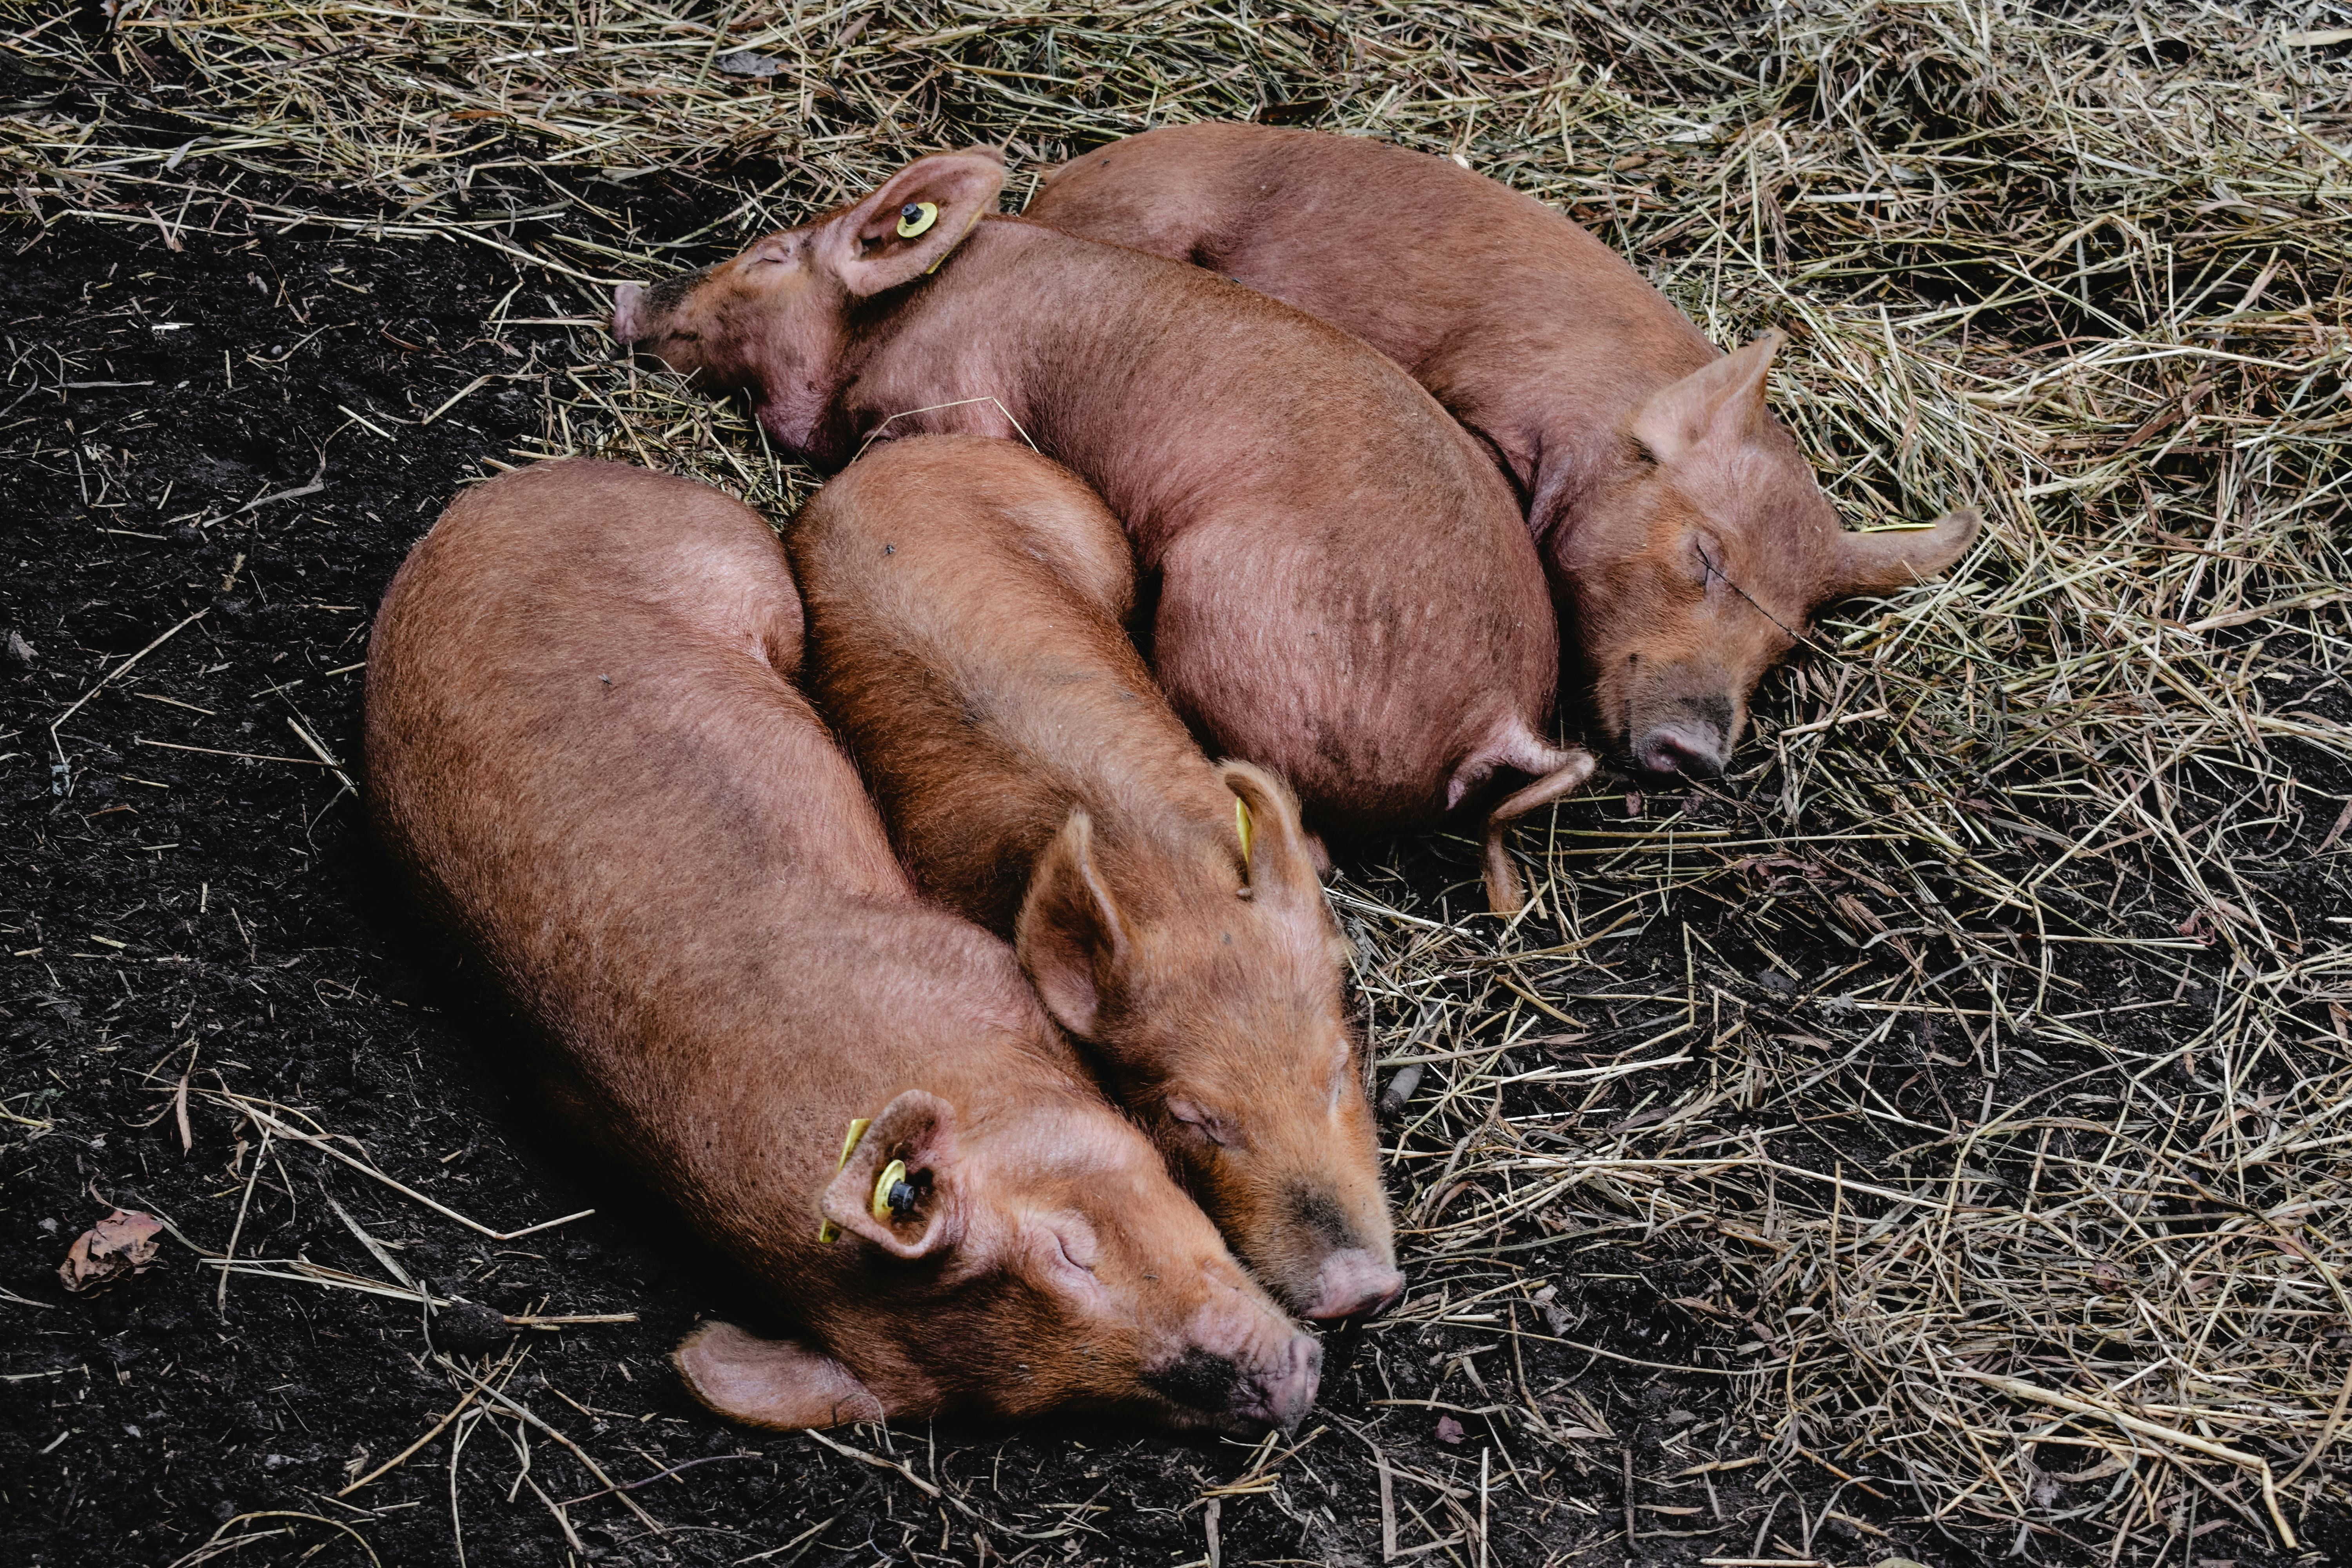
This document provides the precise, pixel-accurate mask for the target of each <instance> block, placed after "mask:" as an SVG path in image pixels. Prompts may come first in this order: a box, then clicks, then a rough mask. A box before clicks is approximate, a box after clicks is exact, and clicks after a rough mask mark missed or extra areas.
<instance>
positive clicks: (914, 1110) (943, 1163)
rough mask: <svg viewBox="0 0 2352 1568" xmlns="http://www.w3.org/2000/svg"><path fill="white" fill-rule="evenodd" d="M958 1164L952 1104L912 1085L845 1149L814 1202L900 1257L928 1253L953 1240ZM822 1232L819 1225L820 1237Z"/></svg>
mask: <svg viewBox="0 0 2352 1568" xmlns="http://www.w3.org/2000/svg"><path fill="white" fill-rule="evenodd" d="M954 1165H955V1108H954V1107H953V1106H951V1105H950V1104H949V1103H948V1102H947V1101H946V1100H941V1099H940V1097H939V1096H938V1095H936V1094H926V1093H924V1092H923V1091H922V1090H921V1089H908V1090H907V1091H906V1092H905V1093H903V1094H901V1095H899V1096H898V1098H897V1099H896V1100H892V1101H891V1102H890V1103H889V1104H887V1105H886V1106H884V1107H883V1108H882V1114H881V1115H879V1116H877V1117H876V1118H874V1120H873V1121H871V1122H869V1123H868V1124H867V1126H866V1131H865V1132H864V1134H863V1135H861V1136H859V1137H858V1138H857V1139H856V1142H855V1143H854V1144H853V1145H852V1147H851V1148H850V1149H849V1151H848V1152H847V1153H846V1154H845V1155H844V1156H843V1158H842V1162H841V1171H840V1173H838V1174H837V1175H835V1177H834V1178H833V1180H832V1181H831V1182H829V1183H828V1184H826V1185H825V1189H824V1196H823V1197H821V1198H820V1199H818V1201H817V1207H818V1209H819V1211H820V1212H821V1213H822V1214H823V1215H824V1218H825V1220H826V1221H828V1222H830V1226H838V1227H839V1228H840V1229H842V1230H845V1231H851V1232H854V1233H855V1234H856V1235H858V1236H861V1237H865V1238H866V1240H867V1241H870V1242H872V1243H873V1244H874V1245H875V1246H877V1247H880V1248H882V1250H883V1251H885V1252H887V1253H890V1254H892V1255H893V1256H895V1257H898V1258H928V1257H929V1256H930V1255H931V1254H932V1253H934V1252H940V1251H944V1250H945V1249H946V1248H948V1247H952V1246H954V1245H955V1242H956V1235H957V1230H958V1228H959V1227H958V1226H957V1224H956V1219H955V1215H954V1213H953V1210H954V1206H955V1205H954V1204H953V1203H952V1201H951V1194H950V1191H949V1188H950V1186H951V1185H952V1184H953V1180H954V1178H953V1167H954ZM824 1236H825V1232H824V1230H820V1232H819V1239H824Z"/></svg>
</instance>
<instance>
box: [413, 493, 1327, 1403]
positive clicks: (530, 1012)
mask: <svg viewBox="0 0 2352 1568" xmlns="http://www.w3.org/2000/svg"><path fill="white" fill-rule="evenodd" d="M801 631H802V622H801V609H800V603H799V599H798V597H797V595H796V594H795V593H794V590H793V579H792V574H791V570H790V567H789V565H788V563H787V562H786V561H785V558H784V554H783V549H782V545H780V544H779V543H778V542H776V539H775V537H774V535H773V534H772V533H771V532H770V531H769V530H768V529H767V527H766V526H765V525H764V524H763V523H762V522H761V520H760V519H759V518H758V517H757V516H756V515H755V514H753V513H752V512H751V510H748V509H746V508H745V507H743V506H741V505H740V504H738V503H737V502H735V501H733V500H730V499H729V498H727V497H726V496H724V495H721V494H719V492H717V491H715V490H711V489H705V488H703V487H701V486H698V485H695V484H692V483H689V482H688V481H686V480H683V479H673V478H667V477H665V476H661V475H656V474H651V473H647V472H645V471H644V470H642V469H636V468H625V467H622V466H619V465H615V464H607V463H593V462H562V463H551V464H547V465H544V466H542V467H539V468H528V469H524V470H521V471H520V472H517V473H514V474H511V475H508V476H506V477H503V478H500V479H494V480H492V481H491V482H490V483H488V484H487V485H485V486H483V487H482V488H480V489H476V490H473V491H470V492H468V493H467V494H466V495H465V496H463V497H461V498H460V499H459V500H457V503H456V504H455V505H453V506H452V507H451V508H450V509H449V510H448V512H447V513H446V515H445V516H444V517H443V518H442V519H441V521H439V522H438V523H437V524H436V526H435V527H434V529H433V531H432V532H431V533H430V534H428V535H427V536H426V537H425V540H424V542H422V543H420V544H419V545H418V546H417V547H416V550H415V552H414V553H413V554H411V555H410V556H409V558H408V561H407V563H406V564H405V565H404V566H403V567H402V568H401V569H400V574H399V575H398V576H397V577H396V578H394V581H393V584H392V587H391V590H390V591H389V592H388V593H387V594H386V595H385V597H384V602H383V609H382V610H381V611H380V612H379V614H378V616H377V618H376V624H375V636H374V641H373V646H372V647H370V649H369V659H368V684H367V767H368V794H369V802H370V806H371V809H372V811H373V816H374V819H375V823H376V826H377V827H378V829H379V831H380V833H381V834H382V836H383V839H384V841H385V843H386V845H387V846H388V847H389V848H390V849H391V851H392V853H393V856H394V858H395V860H397V861H398V862H399V863H401V864H402V866H403V867H404V868H405V869H406V870H407V871H408V872H409V873H410V874H411V876H412V877H413V879H415V882H416V884H417V885H418V888H419V889H420V891H421V892H422V894H423V895H424V899H425V902H426V903H427V905H428V906H429V907H431V908H432V909H433V910H436V912H437V913H438V914H439V915H440V916H441V917H442V918H443V919H444V920H445V921H446V922H447V923H448V924H449V925H450V926H451V927H453V928H454V930H455V931H456V932H457V934H458V935H459V936H460V937H461V938H462V939H463V940H464V941H465V942H467V944H468V945H469V946H470V947H471V948H472V949H473V950H474V951H475V952H478V954H479V955H480V956H481V957H482V958H483V959H485V960H487V963H488V971H489V973H490V974H491V976H492V977H493V978H494V979H495V980H496V981H497V982H498V983H499V985H500V986H501V988H502V989H503V990H504V991H505V992H506V994H507V995H508V996H509V998H510V999H511V1001H512V1003H513V1004H514V1006H515V1010H516V1011H517V1013H518V1014H520V1017H521V1020H522V1022H523V1024H524V1025H525V1026H526V1030H527V1037H528V1038H530V1040H532V1041H533V1042H534V1044H535V1045H536V1047H537V1053H536V1058H537V1066H538V1068H539V1069H540V1072H541V1076H542V1077H543V1079H544V1080H545V1082H546V1084H547V1086H548V1089H549V1090H550V1093H551V1099H552V1100H553V1102H554V1105H555V1107H556V1109H557V1110H558V1112H559V1114H560V1115H561V1116H562V1119H563V1120H564V1121H567V1122H568V1123H569V1124H570V1125H571V1127H572V1129H573V1131H576V1132H578V1133H579V1134H581V1135H583V1137H585V1138H586V1139H587V1140H589V1141H590V1142H592V1143H593V1145H595V1146H597V1147H599V1148H601V1149H602V1150H604V1152H607V1153H608V1154H610V1155H611V1156H612V1157H613V1158H614V1160H615V1161H616V1162H617V1163H621V1164H623V1165H624V1166H625V1167H626V1168H628V1169H630V1170H631V1171H633V1173H635V1175H636V1176H637V1177H638V1178H639V1179H641V1180H643V1181H644V1182H645V1183H646V1184H647V1185H649V1186H650V1187H652V1188H654V1189H655V1190H656V1192H658V1193H659V1194H661V1195H662V1196H663V1197H665V1198H666V1199H667V1200H668V1202H669V1203H670V1204H672V1205H675V1206H676V1208H677V1210H678V1212H679V1213H680V1214H681V1215H683V1216H684V1218H685V1219H686V1221H687V1222H688V1225H689V1226H690V1227H691V1229H692V1230H693V1231H694V1232H695V1233H697V1234H698V1236H699V1237H701V1239H703V1240H704V1241H705V1242H707V1243H709V1245H711V1246H712V1247H716V1248H717V1249H719V1251H720V1252H722V1253H724V1254H726V1255H728V1256H729V1257H730V1258H732V1259H733V1260H734V1261H735V1262H737V1263H738V1264H740V1266H741V1267H742V1268H743V1269H744V1270H745V1271H746V1273H747V1274H748V1276H749V1277H750V1279H751V1280H752V1281H753V1282H754V1283H755V1284H756V1285H758V1286H759V1287H760V1288H761V1289H762V1290H763V1291H764V1293H765V1296H766V1298H767V1300H768V1301H769V1303H770V1304H771V1305H772V1308H773V1309H774V1310H776V1312H777V1313H778V1315H779V1316H780V1317H781V1318H783V1319H785V1320H788V1321H790V1322H791V1323H792V1324H793V1325H794V1337H793V1338H789V1339H761V1338H756V1337H754V1336H753V1335H751V1334H750V1333H747V1332H745V1331H742V1330H740V1329H738V1328H734V1327H732V1326H730V1325H727V1324H722V1323H714V1324H710V1325H707V1326H705V1327H704V1328H702V1329H701V1330H699V1331H697V1332H696V1333H695V1334H694V1335H692V1336H691V1337H689V1338H688V1340H687V1341H686V1342H685V1343H684V1344H683V1345H682V1346H681V1347H680V1348H679V1351H678V1353H677V1364H678V1368H679V1370H680V1371H681V1372H682V1373H684V1375H685V1377H686V1379H687V1382H688V1384H690V1385H691V1386H692V1388H693V1390H694V1392H695V1393H696V1394H698V1395H699V1396H700V1397H701V1398H702V1399H703V1400H704V1401H705V1402H707V1403H708V1404H709V1405H711V1406H712V1407H713V1408H714V1409H717V1410H719V1411H720V1412H722V1413H723V1414H725V1415H730V1416H733V1417H736V1418H737V1419H740V1420H743V1421H750V1422H755V1423H759V1424H761V1425H765V1426H788V1427H790V1426H831V1425H833V1424H835V1423H836V1422H842V1421H853V1420H855V1421H871V1420H878V1419H882V1418H884V1417H895V1416H908V1417H929V1416H933V1415H940V1416H946V1415H967V1416H977V1417H982V1418H1012V1417H1021V1416H1026V1415H1034V1414H1037V1413H1040V1412H1044V1411H1047V1410H1054V1409H1062V1408H1071V1407H1078V1408H1092V1409H1096V1410H1102V1411H1108V1412H1113V1413H1120V1414H1129V1415H1147V1416H1151V1417H1155V1418H1158V1419H1160V1420H1163V1421H1166V1422H1169V1423H1171V1424H1174V1425H1178V1426H1211V1427H1215V1428H1220V1429H1230V1428H1234V1427H1243V1428H1247V1427H1255V1426H1265V1425H1274V1426H1286V1427H1287V1426H1292V1425H1293V1424H1295V1423H1296V1422H1297V1419H1298V1417H1299V1416H1300V1415H1302V1414H1303V1413H1304V1412H1305V1410H1306V1408H1307V1405H1308V1403H1309V1402H1310V1401H1311V1399H1312V1398H1313V1396H1314V1391H1315V1384H1316V1375H1317V1370H1318V1365H1319V1352H1318V1347H1317V1345H1316V1343H1315V1342H1314V1340H1313V1338H1312V1337H1311V1336H1309V1335H1307V1334H1306V1333H1304V1332H1303V1331H1300V1330H1298V1329H1297V1327H1296V1326H1295V1325H1294V1324H1292V1323H1291V1322H1290V1321H1289V1320H1288V1319H1287V1318H1286V1317H1285V1316H1284V1315H1283V1313H1282V1312H1281V1310H1279V1309H1278V1308H1276V1306H1275V1305H1274V1303H1273V1302H1272V1301H1271V1300H1268V1299H1267V1298H1266V1297H1265V1294H1264V1292H1263V1291H1262V1290H1261V1289H1259V1288H1258V1286H1257V1285H1256V1284H1255V1282H1254V1281H1252V1280H1251V1279H1249V1278H1248V1277H1247V1275H1245V1274H1244V1272H1243V1271H1242V1269H1241V1267H1240V1266H1239V1265H1238V1264H1237V1263H1235V1262H1234V1258H1233V1256H1232V1254H1231V1253H1229V1252H1228V1251H1227V1250H1226V1249H1225V1247H1224V1245H1223V1242H1222V1241H1221V1240H1220V1239H1219V1238H1218V1236H1217V1233H1216V1230H1215V1227H1214V1226H1212V1225H1211V1224H1210V1223H1209V1221H1208V1219H1207V1217H1206V1216H1205V1215H1202V1213H1201V1212H1200V1210H1199V1209H1198V1208H1197V1207H1196V1206H1195V1205H1193V1204H1192V1201H1191V1200H1190V1199H1189V1198H1187V1197H1186V1196H1185V1195H1184V1194H1183V1192H1182V1191H1181V1189H1180V1188H1179V1187H1178V1186H1177V1185H1176V1184H1175V1182H1174V1181H1173V1180H1171V1177H1170V1176H1169V1173H1168V1171H1167V1167H1166V1165H1165V1164H1164V1163H1162V1161H1161V1159H1160V1155H1159V1153H1158V1152H1157V1151H1156V1150H1155V1149H1153V1147H1152V1146H1151V1144H1150V1142H1149V1141H1147V1140H1146V1139H1145V1138H1144V1137H1143V1135H1142V1134H1141V1133H1140V1132H1139V1131H1136V1130H1135V1128H1134V1127H1133V1126H1132V1125H1131V1124H1129V1122H1128V1121H1126V1120H1125V1119H1124V1118H1123V1117H1121V1116H1120V1115H1119V1114H1118V1112H1117V1111H1115V1110H1113V1109H1112V1108H1111V1107H1110V1106H1109V1105H1108V1103H1107V1102H1106V1101H1105V1100H1103V1099H1102V1098H1101V1097H1100V1095H1099V1094H1098V1092H1097V1090H1096V1089H1094V1088H1093V1087H1092V1086H1091V1084H1090V1083H1089V1082H1088V1081H1087V1079H1086V1078H1085V1077H1084V1075H1083V1065H1082V1064H1081V1063H1080V1062H1079V1061H1078V1060H1077V1059H1076V1056H1075V1054H1074V1053H1073V1051H1072V1048H1071V1047H1070V1046H1069V1045H1068V1044H1067V1043H1066V1041H1065V1040H1064V1039H1063V1037H1061V1035H1060V1034H1059V1032H1058V1031H1056V1030H1055V1028H1054V1027H1053V1026H1052V1024H1051V1023H1050V1022H1049V1021H1048V1020H1047V1018H1046V1017H1045V1013H1044V1012H1043V1010H1042V1009H1041V1008H1040V1007H1039V1006H1038V1004H1037V1001H1036V998H1035V996H1034V993H1033V992H1032V991H1031V989H1030V987H1029V985H1028V984H1027V982H1026V981H1025V980H1024V978H1023V976H1022V973H1021V970H1020V966H1019V964H1018V963H1017V962H1016V961H1015V959H1014V957H1013V951H1012V949H1010V948H1009V947H1007V946H1006V945H1005V944H1004V943H1003V942H1000V941H998V940H997V939H995V938H994V937H992V936H990V935H988V933H986V932H985V931H982V930H981V929H980V928H979V927H977V926H975V925H972V924H971V923H970V922H968V921H963V920H961V919H960V918H958V917H956V916H954V915H952V914H950V913H948V912H947V911H945V910H940V909H938V908H937V907H935V906H933V905H931V904H929V903H928V902H926V901H925V900H922V899H921V898H920V897H919V896H918V895H917V893H916V892H915V890H914V889H913V888H912V887H911V886H910V885H909V884H908V880H907V878H906V875H905V873H904V872H903V871H902V870H900V869H899V868H898V863H897V862H896V860H895V859H894V858H893V857H892V855H891V852H890V846H889V841H888V839H887V836H886V835H885V833H884V831H883V827H882V824H881V822H880V820H879V819H878V818H877V816H875V814H874V808H873V806H872V805H871V804H870V803H869V802H868V801H867V800H866V795H865V792H864V791H863V789H862V788H861V787H860V785H859V784H858V780H857V776H856V772H855V771H854V770H853V769H852V767H851V765H850V763H849V761H848V759H847V758H845V756H843V755H842V754H841V752H839V750H837V749H836V748H835V745H834V743H833V742H832V741H831V740H830V739H829V738H828V736H827V735H826V733H825V731H824V727H823V725H822V724H821V723H820V722H819V721H817V719H816V717H815V716H814V713H812V712H811V711H810V710H809V708H808V706H807V704H806V703H805V702H804V701H803V700H802V698H801V696H800V694H799V693H798V692H797V691H796V690H795V689H793V674H794V671H795V670H796V668H797V667H798V664H799V659H800V652H801ZM861 1134H862V1136H861ZM821 1227H822V1229H821ZM827 1237H831V1238H832V1239H830V1240H828V1239H827Z"/></svg>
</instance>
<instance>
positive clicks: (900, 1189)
mask: <svg viewBox="0 0 2352 1568" xmlns="http://www.w3.org/2000/svg"><path fill="white" fill-rule="evenodd" d="M914 1212H915V1184H914V1183H912V1182H893V1183H891V1184H890V1215H891V1217H892V1218H894V1219H905V1218H906V1217H907V1216H908V1215H910V1214H913V1213H914Z"/></svg>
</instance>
